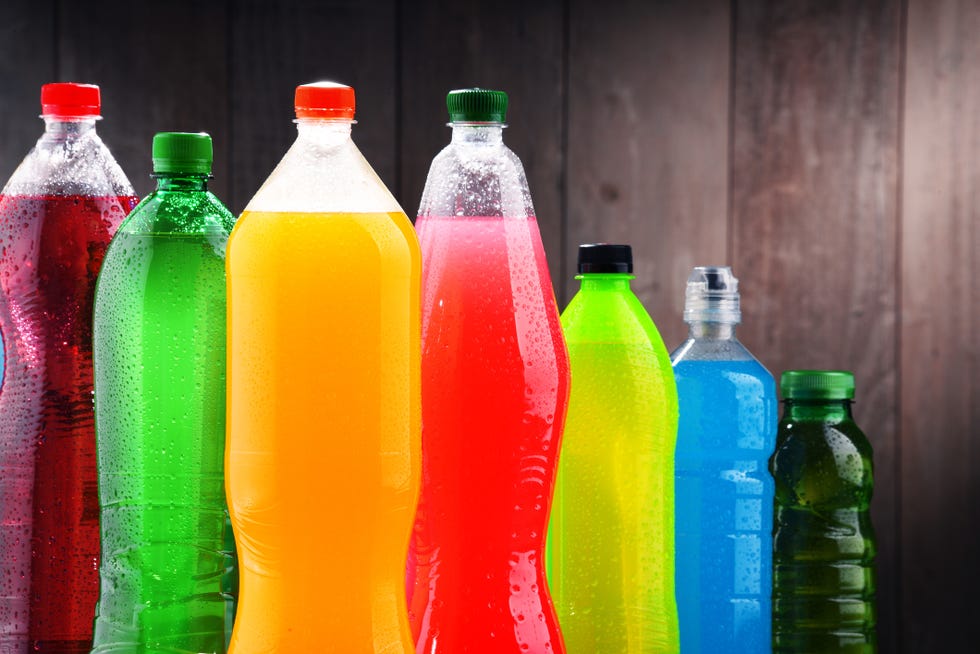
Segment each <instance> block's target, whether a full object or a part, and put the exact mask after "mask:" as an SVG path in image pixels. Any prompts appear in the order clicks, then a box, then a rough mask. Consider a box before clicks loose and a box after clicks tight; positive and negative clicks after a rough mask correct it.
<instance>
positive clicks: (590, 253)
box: [578, 243, 633, 273]
mask: <svg viewBox="0 0 980 654" xmlns="http://www.w3.org/2000/svg"><path fill="white" fill-rule="evenodd" d="M578 271H579V272H580V273H631V272H633V249H632V248H631V247H630V246H628V245H612V244H610V243H587V244H585V245H580V246H578Z"/></svg>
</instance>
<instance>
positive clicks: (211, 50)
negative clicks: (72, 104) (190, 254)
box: [58, 0, 231, 204]
mask: <svg viewBox="0 0 980 654" xmlns="http://www.w3.org/2000/svg"><path fill="white" fill-rule="evenodd" d="M60 7H61V8H60V17H59V18H60V19H59V21H58V34H59V40H60V44H59V55H60V56H59V58H60V62H59V68H60V73H61V77H62V78H63V80H64V81H78V82H90V83H94V84H98V85H99V86H100V87H101V90H102V115H103V116H104V118H105V119H104V120H103V121H102V122H101V123H99V133H100V134H101V136H102V139H103V140H104V141H105V142H106V145H108V146H109V149H110V150H111V151H112V154H113V156H115V158H116V160H117V161H118V162H119V164H120V165H121V166H122V167H123V170H124V171H125V172H126V174H127V176H128V177H129V179H130V181H131V182H132V183H133V186H134V187H135V188H136V191H137V193H138V194H139V196H140V197H143V196H145V195H146V194H147V193H149V192H150V191H151V190H152V189H153V188H154V186H155V185H154V183H153V181H152V180H151V179H150V177H149V175H150V173H151V172H152V159H151V150H150V147H151V144H152V141H153V135H154V134H155V133H156V132H161V131H183V132H208V133H210V134H211V137H212V138H213V139H214V149H215V155H214V179H213V180H212V183H211V189H212V190H213V191H214V192H215V194H216V195H217V196H218V197H219V198H221V199H222V200H223V201H224V202H225V203H226V204H227V203H228V202H229V201H230V197H229V190H230V183H229V181H230V180H229V172H230V168H231V166H230V161H229V151H230V135H229V131H228V111H229V107H228V99H227V97H228V96H227V91H228V77H227V70H228V65H227V56H228V48H227V42H226V38H225V37H226V34H227V22H226V19H227V16H226V7H225V4H224V3H220V2H201V1H195V0H174V1H168V2H165V3H162V2H131V3H116V2H62V3H61V4H60Z"/></svg>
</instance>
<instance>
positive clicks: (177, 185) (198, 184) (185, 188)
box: [153, 173, 208, 193]
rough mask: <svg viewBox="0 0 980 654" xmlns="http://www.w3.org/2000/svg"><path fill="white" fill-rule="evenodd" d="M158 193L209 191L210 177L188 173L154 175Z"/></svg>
mask: <svg viewBox="0 0 980 654" xmlns="http://www.w3.org/2000/svg"><path fill="white" fill-rule="evenodd" d="M153 177H155V178H156V180H157V191H162V192H173V193H192V192H196V191H207V190H208V176H207V175H202V174H194V175H191V174H187V173H154V174H153Z"/></svg>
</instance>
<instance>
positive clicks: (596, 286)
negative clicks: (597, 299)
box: [575, 273, 636, 292]
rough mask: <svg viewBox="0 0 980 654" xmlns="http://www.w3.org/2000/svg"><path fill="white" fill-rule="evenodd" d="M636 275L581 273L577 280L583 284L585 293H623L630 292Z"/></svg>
mask: <svg viewBox="0 0 980 654" xmlns="http://www.w3.org/2000/svg"><path fill="white" fill-rule="evenodd" d="M635 277H636V275H630V274H627V273H580V274H578V275H575V279H577V280H579V281H580V282H582V286H581V289H582V290H583V291H599V292H609V291H616V292H623V291H628V290H630V281H631V280H633V279H634V278H635Z"/></svg>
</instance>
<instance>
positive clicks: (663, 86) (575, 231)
mask: <svg viewBox="0 0 980 654" xmlns="http://www.w3.org/2000/svg"><path fill="white" fill-rule="evenodd" d="M729 34H730V16H729V3H727V2H721V1H719V0H696V1H690V0H679V1H671V2H645V1H644V0H631V1H629V2H620V3H617V8H616V10H615V11H614V10H611V9H610V7H609V6H607V5H606V4H603V3H595V2H587V1H585V0H573V2H572V3H571V16H570V38H569V107H568V119H569V135H568V201H567V206H568V217H567V221H568V235H567V247H566V248H565V252H564V256H565V261H566V280H565V282H566V296H568V297H571V295H572V294H573V293H574V292H575V290H577V283H576V282H574V280H572V279H571V277H572V275H574V271H575V263H576V256H577V250H578V245H579V244H580V243H594V242H598V241H607V242H619V243H622V242H626V243H631V244H632V246H633V258H634V270H635V272H636V276H637V278H636V281H635V282H634V288H635V290H636V292H637V294H638V295H639V296H640V299H641V300H642V301H643V303H644V305H645V306H646V308H647V310H648V311H649V312H650V314H651V315H652V316H653V319H654V321H655V322H656V323H657V326H658V327H659V328H660V331H661V334H662V335H663V337H664V340H665V342H666V343H667V346H668V348H670V349H673V348H674V347H676V346H677V345H678V344H680V342H681V341H682V340H683V339H684V337H685V336H686V334H687V327H686V325H684V323H683V322H682V314H683V309H684V287H685V282H686V280H687V277H688V275H689V274H690V272H691V268H692V267H693V266H695V265H716V264H720V265H724V264H725V263H726V262H727V261H728V256H727V252H726V244H727V238H728V233H727V231H728V227H727V225H728V219H727V210H728V199H727V185H728V107H729V68H730V65H729V64H730V60H729V56H730V42H729ZM736 272H737V271H736Z"/></svg>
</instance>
